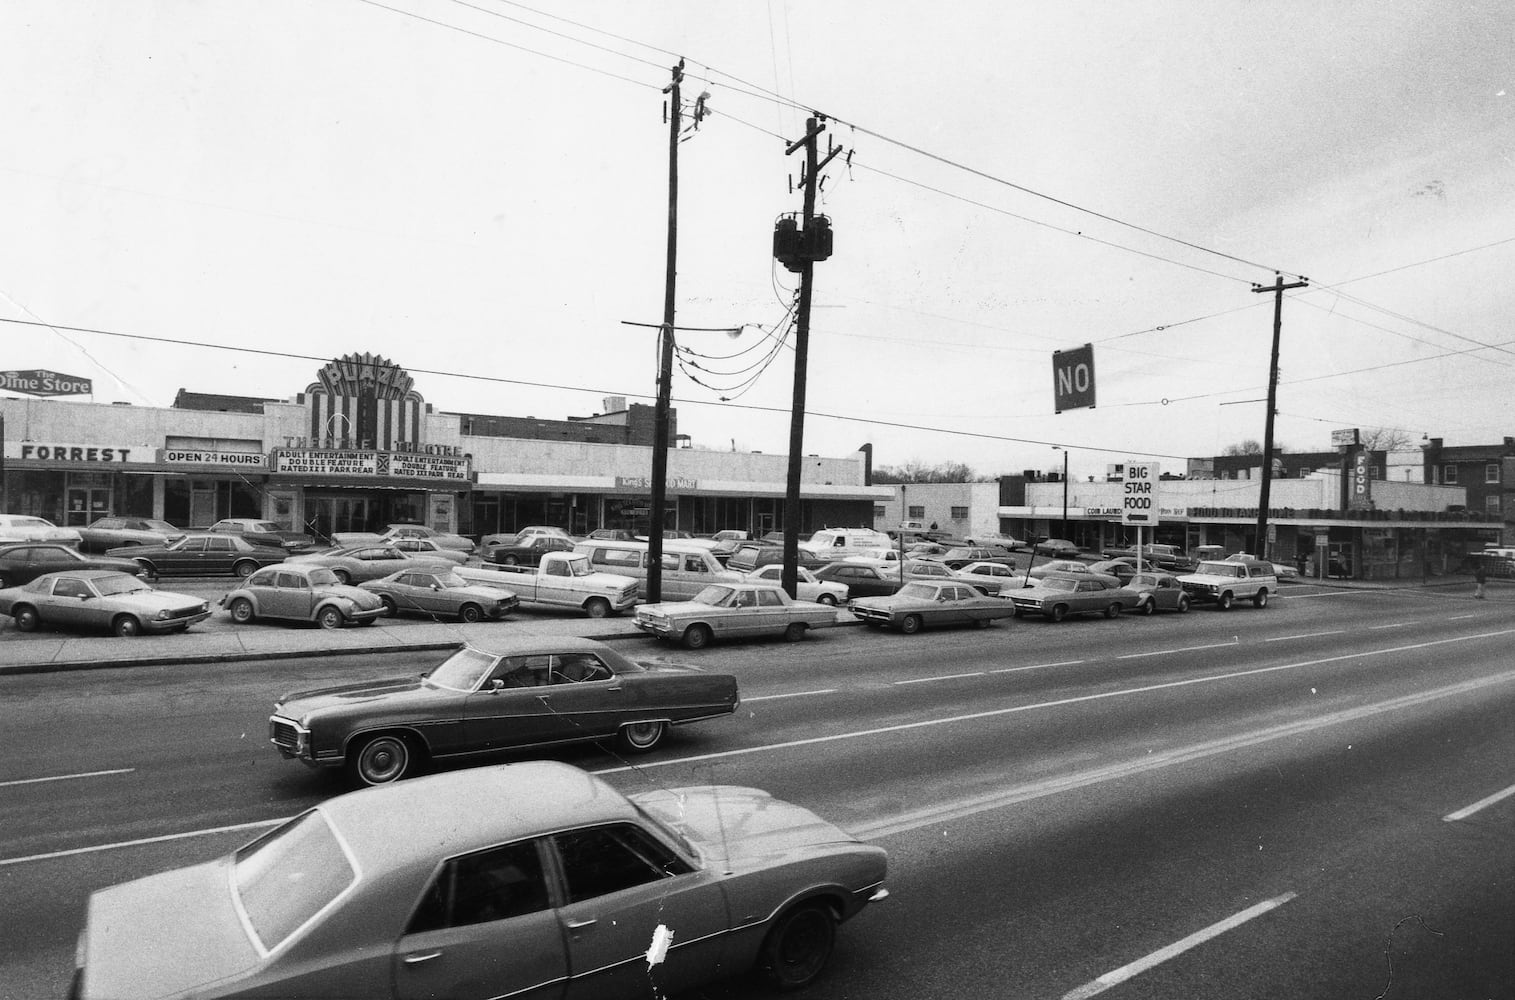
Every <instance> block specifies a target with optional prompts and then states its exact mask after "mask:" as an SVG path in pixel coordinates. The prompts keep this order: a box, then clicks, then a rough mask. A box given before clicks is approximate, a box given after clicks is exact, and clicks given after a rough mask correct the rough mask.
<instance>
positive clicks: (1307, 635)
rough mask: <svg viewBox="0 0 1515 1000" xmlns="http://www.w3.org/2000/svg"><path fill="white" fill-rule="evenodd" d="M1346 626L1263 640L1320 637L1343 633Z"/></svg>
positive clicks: (1285, 640)
mask: <svg viewBox="0 0 1515 1000" xmlns="http://www.w3.org/2000/svg"><path fill="white" fill-rule="evenodd" d="M1345 631H1346V629H1344V628H1334V629H1331V630H1330V631H1329V632H1301V633H1299V634H1298V635H1275V636H1270V637H1269V638H1266V639H1264V640H1263V642H1288V641H1289V640H1290V639H1318V638H1320V637H1321V636H1323V635H1341V634H1342V633H1343V632H1345Z"/></svg>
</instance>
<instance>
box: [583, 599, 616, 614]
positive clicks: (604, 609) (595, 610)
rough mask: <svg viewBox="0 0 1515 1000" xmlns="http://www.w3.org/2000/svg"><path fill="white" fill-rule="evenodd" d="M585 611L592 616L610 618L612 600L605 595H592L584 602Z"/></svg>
mask: <svg viewBox="0 0 1515 1000" xmlns="http://www.w3.org/2000/svg"><path fill="white" fill-rule="evenodd" d="M584 613H585V614H586V615H588V616H589V617H591V618H609V617H610V602H609V601H607V600H605V598H603V597H591V598H590V599H589V600H587V601H585V602H584Z"/></svg>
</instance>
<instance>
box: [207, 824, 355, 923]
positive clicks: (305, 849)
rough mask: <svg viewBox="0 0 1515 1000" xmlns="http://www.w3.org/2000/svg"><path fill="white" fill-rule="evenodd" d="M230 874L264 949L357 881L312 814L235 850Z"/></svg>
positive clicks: (331, 836)
mask: <svg viewBox="0 0 1515 1000" xmlns="http://www.w3.org/2000/svg"><path fill="white" fill-rule="evenodd" d="M232 876H233V879H232V885H233V888H234V890H235V892H236V895H237V903H238V905H239V908H240V909H241V911H242V912H243V913H244V914H246V917H247V926H248V928H249V929H250V930H251V931H252V933H253V935H254V936H255V937H256V938H257V940H258V943H259V944H261V945H262V946H263V949H264V950H265V951H271V950H272V949H274V948H277V947H278V946H279V945H280V944H282V943H283V942H284V941H286V940H288V939H289V938H290V937H291V936H292V935H293V934H294V933H295V932H296V931H298V930H299V929H300V928H302V927H304V926H305V925H306V924H308V923H310V922H311V921H312V920H314V919H315V918H316V917H317V916H318V915H320V913H321V911H322V910H324V909H326V908H327V907H328V906H330V905H331V904H332V903H334V902H335V901H336V900H337V898H338V897H339V896H341V895H342V893H343V892H345V891H346V890H347V889H348V888H350V887H351V886H352V885H353V884H354V883H356V882H357V880H358V873H357V870H356V869H355V868H353V865H352V861H351V860H350V859H349V858H348V857H347V852H346V851H344V850H343V849H342V844H341V842H340V841H339V840H338V839H337V836H336V834H335V833H334V832H333V831H332V828H331V824H330V823H328V822H327V820H326V817H325V816H324V815H322V814H321V813H320V812H318V811H315V810H312V811H311V812H308V813H305V814H304V815H302V816H298V817H296V818H295V819H293V820H291V821H290V822H288V823H286V824H284V825H283V826H281V827H278V828H277V829H275V830H272V831H270V832H269V833H267V834H265V835H264V836H262V837H260V838H259V839H257V840H255V841H253V842H252V843H251V844H248V845H247V846H246V847H244V848H242V849H241V850H240V851H238V852H237V853H236V854H235V855H233V864H232Z"/></svg>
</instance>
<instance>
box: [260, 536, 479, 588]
mask: <svg viewBox="0 0 1515 1000" xmlns="http://www.w3.org/2000/svg"><path fill="white" fill-rule="evenodd" d="M285 562H288V563H292V564H296V565H300V566H324V567H325V568H326V569H329V570H331V571H332V572H333V573H335V574H336V576H337V580H338V582H340V583H365V582H367V581H369V580H378V579H381V578H383V577H386V576H388V575H389V574H391V573H397V572H399V571H400V570H402V569H427V568H441V569H451V568H452V567H453V566H454V563H453V562H452V561H451V560H446V559H427V558H421V557H419V556H418V555H417V556H413V555H412V554H411V553H409V552H404V551H401V550H400V549H397V548H395V547H394V546H393V545H354V546H351V547H349V548H345V549H332V550H330V551H329V552H312V553H309V554H308V555H303V556H290V557H289V558H288V559H286V560H285Z"/></svg>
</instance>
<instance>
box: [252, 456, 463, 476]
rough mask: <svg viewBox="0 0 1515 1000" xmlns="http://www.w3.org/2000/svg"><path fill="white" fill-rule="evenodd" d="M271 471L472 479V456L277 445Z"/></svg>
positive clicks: (301, 473) (321, 474)
mask: <svg viewBox="0 0 1515 1000" xmlns="http://www.w3.org/2000/svg"><path fill="white" fill-rule="evenodd" d="M269 461H270V471H271V472H273V473H275V474H284V475H295V476H380V477H382V476H396V477H404V478H410V479H445V480H452V481H455V482H467V481H468V461H469V460H468V459H466V458H456V457H453V456H450V455H428V454H424V453H418V452H416V453H413V452H390V451H365V450H351V449H334V450H329V451H327V450H302V449H292V448H276V449H274V451H273V452H272V454H271V455H270V456H269Z"/></svg>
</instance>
